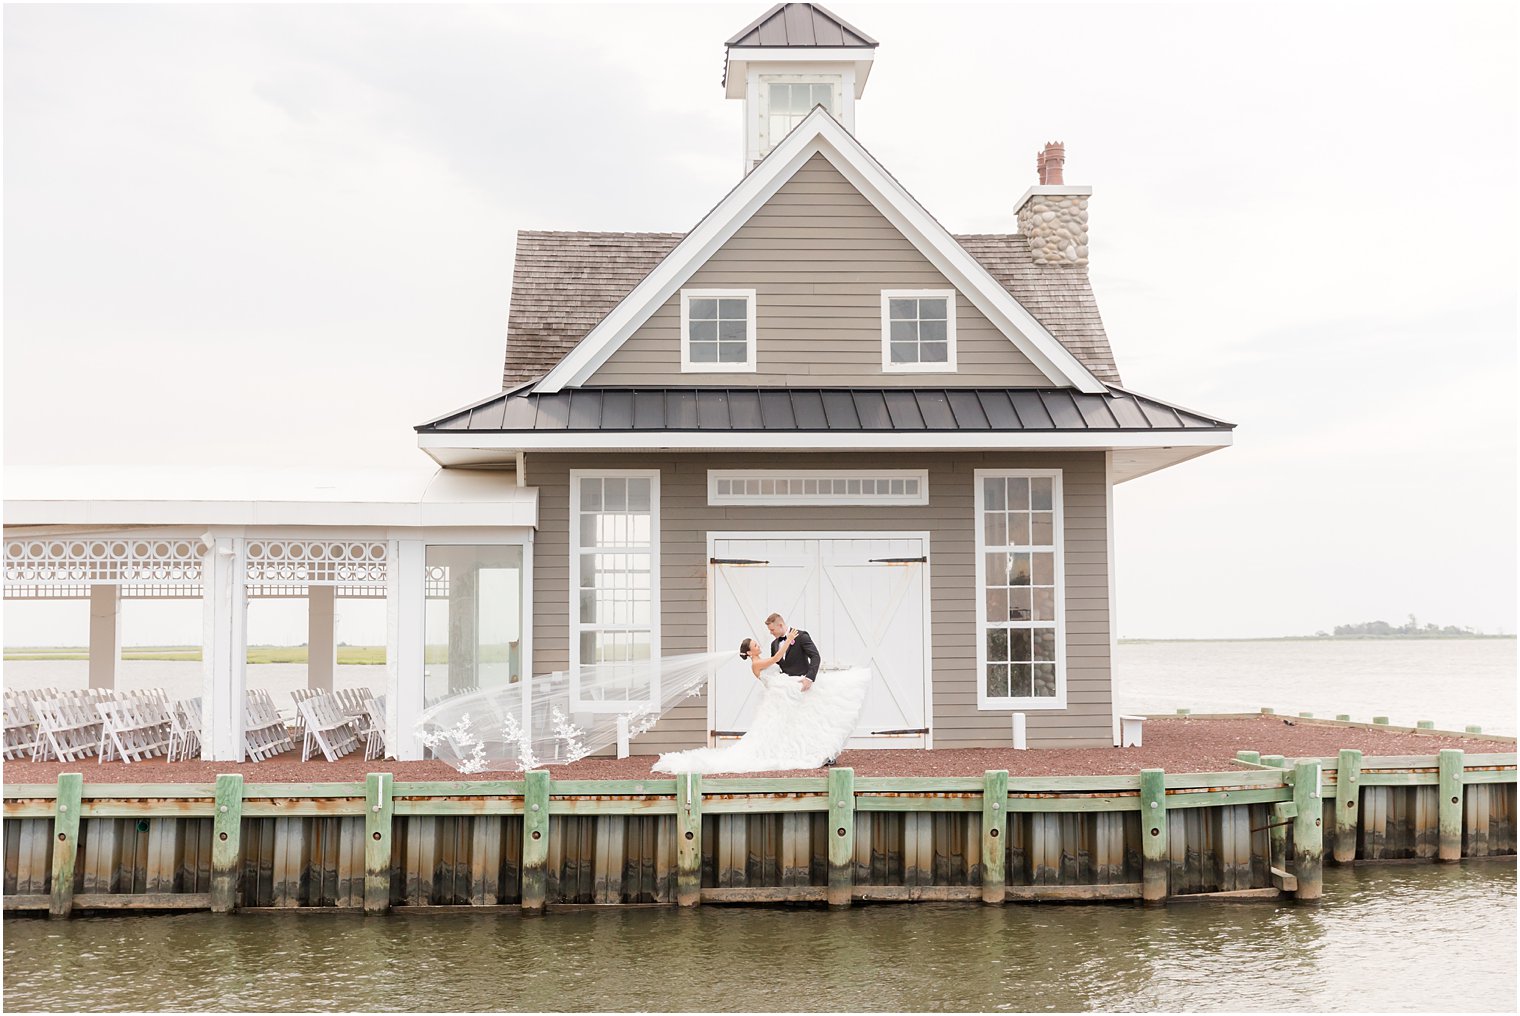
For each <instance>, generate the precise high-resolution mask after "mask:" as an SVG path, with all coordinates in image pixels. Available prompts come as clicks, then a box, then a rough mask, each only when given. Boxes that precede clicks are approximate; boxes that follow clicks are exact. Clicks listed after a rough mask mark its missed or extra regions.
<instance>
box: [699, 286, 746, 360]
mask: <svg viewBox="0 0 1520 1016" xmlns="http://www.w3.org/2000/svg"><path fill="white" fill-rule="evenodd" d="M681 369H682V370H683V371H687V372H692V371H752V370H754V369H755V291H754V290H753V289H683V290H682V291H681Z"/></svg>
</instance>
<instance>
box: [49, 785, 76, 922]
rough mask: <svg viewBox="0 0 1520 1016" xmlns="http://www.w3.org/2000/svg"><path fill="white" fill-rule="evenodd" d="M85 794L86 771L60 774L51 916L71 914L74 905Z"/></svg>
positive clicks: (54, 833) (55, 808)
mask: <svg viewBox="0 0 1520 1016" xmlns="http://www.w3.org/2000/svg"><path fill="white" fill-rule="evenodd" d="M83 797H84V776H83V775H82V774H80V773H59V774H58V796H57V798H56V799H55V800H54V802H53V891H52V894H51V895H50V897H49V899H48V916H49V917H68V916H69V911H71V910H73V909H74V859H75V858H76V857H77V856H78V853H79V805H80V802H81V800H82V799H83Z"/></svg>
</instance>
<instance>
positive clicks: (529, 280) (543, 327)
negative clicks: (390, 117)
mask: <svg viewBox="0 0 1520 1016" xmlns="http://www.w3.org/2000/svg"><path fill="white" fill-rule="evenodd" d="M685 235H686V234H684V233H603V232H561V231H552V230H522V231H519V232H518V234H517V254H516V259H515V262H514V266H513V270H512V303H511V306H510V307H509V309H508V312H507V349H506V358H505V363H504V366H503V371H502V384H503V386H504V387H511V386H513V385H516V384H519V383H521V382H523V381H530V380H534V379H536V378H540V377H543V376H544V375H545V374H547V373H548V372H549V371H550V370H552V369H553V368H554V365H555V364H557V363H559V361H560V360H562V359H564V357H565V356H566V354H568V353H569V352H570V350H572V349H574V348H575V346H576V345H577V344H578V343H579V342H580V341H581V340H582V339H583V338H585V337H586V335H587V334H589V333H590V332H591V330H592V329H593V328H595V327H596V325H597V323H598V322H599V321H601V320H602V318H604V317H606V316H607V314H608V313H609V312H611V310H612V309H613V308H614V307H616V306H617V305H618V303H619V301H621V300H622V299H623V298H624V297H625V296H627V295H628V294H629V293H630V292H631V291H632V290H633V288H634V287H635V286H637V285H638V284H639V282H640V281H641V280H642V279H643V278H644V277H645V276H646V275H648V274H649V273H650V272H651V271H653V270H654V268H655V266H656V265H658V264H659V263H660V262H661V261H662V260H664V258H665V256H666V255H668V254H669V253H670V252H671V251H672V250H674V249H675V247H676V245H677V244H678V243H680V242H681V239H682V238H683V237H684V236H685ZM955 241H956V242H957V243H959V244H960V245H961V247H962V248H963V249H964V250H965V251H966V253H968V254H970V255H971V256H972V257H973V258H975V259H976V260H977V261H978V262H980V263H981V265H982V267H983V268H985V269H987V272H988V273H989V274H990V275H991V276H992V277H993V278H994V279H995V280H996V281H997V282H998V284H999V285H1001V286H1002V287H1003V288H1004V289H1006V290H1007V291H1008V293H1009V294H1010V295H1011V296H1012V297H1013V298H1014V299H1015V300H1017V301H1018V302H1019V304H1020V305H1021V306H1023V307H1024V308H1025V309H1026V310H1028V311H1029V313H1031V314H1033V315H1034V316H1035V318H1036V320H1038V321H1039V322H1040V323H1041V324H1042V325H1044V326H1045V328H1046V329H1047V330H1048V331H1049V332H1050V334H1051V335H1053V336H1055V338H1056V340H1057V341H1058V342H1060V343H1061V344H1062V345H1063V346H1065V347H1066V348H1067V349H1069V350H1070V351H1071V353H1072V355H1074V356H1075V357H1076V358H1077V359H1078V360H1080V361H1082V364H1083V365H1084V366H1086V367H1087V369H1088V370H1090V371H1092V373H1093V376H1094V377H1096V378H1097V379H1098V380H1100V381H1102V382H1104V383H1106V384H1119V383H1120V377H1119V370H1118V367H1117V366H1116V365H1115V363H1114V354H1113V350H1112V349H1111V348H1110V346H1109V342H1108V335H1107V333H1106V332H1105V331H1104V328H1103V318H1102V317H1101V315H1100V314H1099V313H1098V303H1097V299H1096V297H1095V296H1094V294H1093V289H1092V282H1091V281H1090V280H1089V279H1088V275H1087V270H1086V269H1085V268H1078V267H1074V266H1068V267H1041V266H1039V265H1036V264H1035V263H1034V257H1033V255H1032V254H1031V253H1030V250H1029V240H1028V238H1027V237H1024V236H1021V235H1020V234H1018V233H983V234H970V235H959V236H956V237H955Z"/></svg>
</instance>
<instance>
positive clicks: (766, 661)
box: [749, 639, 792, 677]
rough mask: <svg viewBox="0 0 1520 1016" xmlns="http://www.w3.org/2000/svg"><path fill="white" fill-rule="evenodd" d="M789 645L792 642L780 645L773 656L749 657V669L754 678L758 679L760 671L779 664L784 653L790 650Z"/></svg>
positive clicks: (789, 640) (788, 641)
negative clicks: (752, 672)
mask: <svg viewBox="0 0 1520 1016" xmlns="http://www.w3.org/2000/svg"><path fill="white" fill-rule="evenodd" d="M791 645H792V640H791V639H788V640H787V641H785V642H783V643H781V648H780V649H778V650H777V651H776V655H775V656H751V657H750V659H749V669H750V670H752V671H754V673H755V676H756V677H759V676H760V671H762V670H764V669H765V668H766V667H769V666H771V665H772V664H774V663H780V662H781V657H783V656H785V655H786V651H787V650H788V649H790V648H791Z"/></svg>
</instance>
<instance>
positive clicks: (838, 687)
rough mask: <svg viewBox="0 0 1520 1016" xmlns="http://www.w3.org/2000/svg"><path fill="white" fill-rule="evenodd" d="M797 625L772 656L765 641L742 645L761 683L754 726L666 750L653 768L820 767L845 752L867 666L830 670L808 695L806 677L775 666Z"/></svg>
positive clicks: (863, 693) (694, 770)
mask: <svg viewBox="0 0 1520 1016" xmlns="http://www.w3.org/2000/svg"><path fill="white" fill-rule="evenodd" d="M796 634H797V633H796V629H792V630H791V631H790V632H788V633H787V640H786V641H785V642H784V643H782V644H781V645H780V646H778V648H777V652H776V654H775V655H773V656H763V655H761V649H760V646H761V642H760V641H759V640H758V639H753V638H747V639H745V640H744V641H743V642H741V643H739V656H740V658H741V659H745V660H748V661H749V666H750V671H751V672H752V673H753V674H754V675H755V680H757V681H759V682H760V685H761V691H760V700H759V703H758V705H757V706H756V709H755V714H754V719H753V720H752V721H751V722H750V726H749V730H747V731H745V733H744V736H742V737H740V738H739V740H738V741H737V742H735V743H734V744H732V745H729V746H728V747H725V748H692V749H689V750H687V751H676V752H667V753H666V754H663V755H661V756H660V757H659V759H658V760H657V761H656V762H655V764H654V765H653V766H651V767H650V771H651V772H657V773H757V772H772V771H779V770H787V769H816V768H818V767H819V766H821V765H823V764H824V762H826V761H828V760H829V759H832V758H833V757H834V756H836V755H838V754H839V752H840V751H842V750H843V748H844V744H845V741H847V740H848V739H849V737H850V734H851V732H852V731H854V729H855V723H856V721H857V719H858V718H859V716H860V709H861V706H862V705H864V703H865V697H866V687H867V685H869V684H870V681H871V672H870V670H868V669H867V668H865V667H856V668H853V669H849V670H825V671H823V672H821V673H820V674H819V675H818V680H817V681H816V682H814V683H813V685H812V687H810V688H807V689H806V693H804V686H803V679H802V678H797V677H788V676H787V675H785V674H782V673H780V672H779V671H777V670H775V669H773V668H774V667H775V665H776V664H777V663H778V662H780V660H781V658H782V656H784V655H786V650H787V648H788V647H789V646H790V645H791V644H792V640H793V639H794V638H795V637H796Z"/></svg>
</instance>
